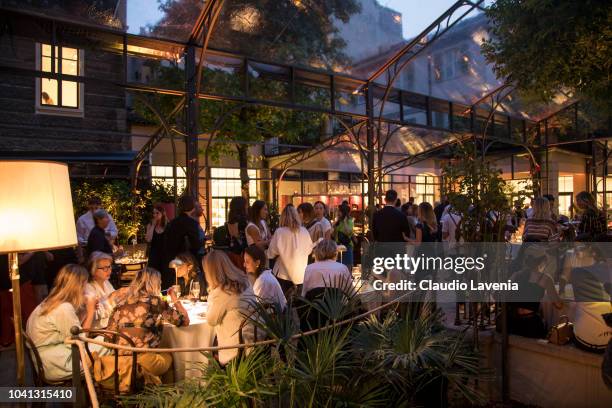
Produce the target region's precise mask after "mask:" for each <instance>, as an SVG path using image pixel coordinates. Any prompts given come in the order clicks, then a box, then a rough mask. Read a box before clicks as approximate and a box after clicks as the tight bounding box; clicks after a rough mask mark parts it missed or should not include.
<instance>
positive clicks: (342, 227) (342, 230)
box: [334, 204, 355, 271]
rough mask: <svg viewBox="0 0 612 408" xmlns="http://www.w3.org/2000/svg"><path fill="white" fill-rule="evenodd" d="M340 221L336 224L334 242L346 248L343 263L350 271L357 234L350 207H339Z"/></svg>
mask: <svg viewBox="0 0 612 408" xmlns="http://www.w3.org/2000/svg"><path fill="white" fill-rule="evenodd" d="M338 212H339V215H338V219H337V220H336V223H335V224H334V240H335V241H336V242H337V243H338V244H341V245H344V246H345V247H346V251H344V253H343V254H342V263H343V264H344V265H346V267H347V268H348V269H349V271H350V270H352V269H353V239H354V237H355V232H354V231H353V228H354V227H355V221H354V220H353V217H351V216H350V213H351V209H350V208H349V206H348V205H345V204H343V205H341V206H340V207H338Z"/></svg>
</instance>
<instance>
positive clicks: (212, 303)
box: [202, 250, 256, 365]
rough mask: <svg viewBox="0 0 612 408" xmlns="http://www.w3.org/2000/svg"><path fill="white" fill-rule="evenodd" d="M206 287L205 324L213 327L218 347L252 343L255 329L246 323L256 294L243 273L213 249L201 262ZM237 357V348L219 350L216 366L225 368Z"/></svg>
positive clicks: (223, 254) (222, 254) (220, 252)
mask: <svg viewBox="0 0 612 408" xmlns="http://www.w3.org/2000/svg"><path fill="white" fill-rule="evenodd" d="M202 266H203V267H204V273H205V274H206V281H207V282H208V285H209V288H210V290H209V293H208V311H207V313H206V321H207V322H208V324H209V325H211V326H212V327H214V328H215V333H216V334H217V341H218V343H219V346H230V345H234V344H239V343H241V341H242V343H252V342H253V341H254V334H253V333H254V328H253V325H252V324H249V323H247V316H249V315H250V314H251V307H250V305H251V304H252V303H253V302H255V300H256V299H255V295H254V294H253V289H252V288H251V285H250V283H249V280H248V279H247V277H246V275H245V274H244V272H242V271H241V270H240V269H238V268H236V267H235V266H234V264H233V263H232V262H231V261H230V259H229V258H228V256H227V255H226V254H225V253H224V252H222V251H218V250H212V251H211V252H210V253H209V254H208V255H206V256H205V257H204V260H203V261H202ZM237 355H238V349H225V350H219V363H220V364H221V365H225V364H227V363H228V362H230V361H231V360H232V359H234V358H235V357H236V356H237Z"/></svg>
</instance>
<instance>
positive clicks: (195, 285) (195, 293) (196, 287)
mask: <svg viewBox="0 0 612 408" xmlns="http://www.w3.org/2000/svg"><path fill="white" fill-rule="evenodd" d="M190 292H191V296H192V297H193V301H194V303H195V302H197V301H198V300H199V299H200V282H198V281H196V280H193V281H191V287H190Z"/></svg>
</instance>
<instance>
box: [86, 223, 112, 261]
mask: <svg viewBox="0 0 612 408" xmlns="http://www.w3.org/2000/svg"><path fill="white" fill-rule="evenodd" d="M86 249H87V257H88V258H89V255H91V253H92V252H95V251H100V252H104V253H107V254H109V255H112V254H113V247H111V244H110V242H108V239H106V235H105V233H104V230H103V229H102V228H100V227H98V226H97V225H96V226H95V227H93V229H92V230H91V232H90V233H89V237H88V238H87V248H86Z"/></svg>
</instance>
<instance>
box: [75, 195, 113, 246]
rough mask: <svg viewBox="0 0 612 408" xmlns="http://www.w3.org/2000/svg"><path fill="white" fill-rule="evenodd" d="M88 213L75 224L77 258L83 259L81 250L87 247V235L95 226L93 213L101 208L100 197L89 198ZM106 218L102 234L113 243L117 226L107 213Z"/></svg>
mask: <svg viewBox="0 0 612 408" xmlns="http://www.w3.org/2000/svg"><path fill="white" fill-rule="evenodd" d="M87 208H88V211H87V212H86V213H85V214H83V215H81V216H80V217H79V219H78V220H77V223H76V229H77V240H78V243H79V254H78V255H79V258H82V257H83V255H84V254H83V250H84V248H85V247H86V246H87V240H88V239H89V233H90V232H91V230H92V229H93V228H94V226H95V225H96V224H95V222H94V216H93V213H94V212H95V211H97V210H99V209H101V208H102V200H100V197H96V196H94V197H91V198H90V199H89V201H88V202H87ZM107 216H108V225H107V226H106V228H105V230H104V232H105V234H107V235H108V236H110V239H111V241H113V242H114V241H115V240H116V239H117V235H118V231H117V225H115V221H114V220H113V217H111V216H110V214H108V213H107Z"/></svg>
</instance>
